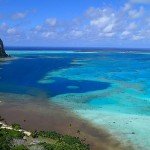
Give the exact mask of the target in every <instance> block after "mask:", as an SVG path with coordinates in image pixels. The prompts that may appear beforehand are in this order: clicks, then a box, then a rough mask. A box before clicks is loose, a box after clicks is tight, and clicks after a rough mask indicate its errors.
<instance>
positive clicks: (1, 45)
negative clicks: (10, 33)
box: [0, 39, 8, 58]
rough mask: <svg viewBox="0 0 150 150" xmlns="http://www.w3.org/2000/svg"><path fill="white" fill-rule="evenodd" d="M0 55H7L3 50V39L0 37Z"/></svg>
mask: <svg viewBox="0 0 150 150" xmlns="http://www.w3.org/2000/svg"><path fill="white" fill-rule="evenodd" d="M2 57H8V55H7V54H6V52H5V49H4V45H3V41H2V40H1V39H0V58H2Z"/></svg>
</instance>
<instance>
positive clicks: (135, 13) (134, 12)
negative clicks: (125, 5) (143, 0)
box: [128, 6, 144, 18]
mask: <svg viewBox="0 0 150 150" xmlns="http://www.w3.org/2000/svg"><path fill="white" fill-rule="evenodd" d="M128 14H129V16H130V17H131V18H139V17H141V16H142V15H143V14H144V8H143V7H142V6H141V7H140V9H139V10H136V9H132V10H130V11H129V13H128Z"/></svg>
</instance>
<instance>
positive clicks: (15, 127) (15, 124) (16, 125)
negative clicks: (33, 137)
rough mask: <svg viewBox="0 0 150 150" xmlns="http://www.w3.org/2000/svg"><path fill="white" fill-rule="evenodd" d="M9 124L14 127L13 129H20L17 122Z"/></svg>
mask: <svg viewBox="0 0 150 150" xmlns="http://www.w3.org/2000/svg"><path fill="white" fill-rule="evenodd" d="M11 126H12V128H13V129H15V130H20V129H21V126H20V124H17V123H14V124H12V125H11Z"/></svg>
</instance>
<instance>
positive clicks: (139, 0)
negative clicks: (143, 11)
mask: <svg viewBox="0 0 150 150" xmlns="http://www.w3.org/2000/svg"><path fill="white" fill-rule="evenodd" d="M130 2H131V3H138V4H150V0H131V1H130Z"/></svg>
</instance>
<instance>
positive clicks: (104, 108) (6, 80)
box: [0, 48, 150, 150]
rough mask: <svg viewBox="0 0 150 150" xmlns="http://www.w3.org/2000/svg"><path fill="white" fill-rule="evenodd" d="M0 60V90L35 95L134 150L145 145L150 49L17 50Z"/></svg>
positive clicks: (149, 131) (149, 105)
mask: <svg viewBox="0 0 150 150" xmlns="http://www.w3.org/2000/svg"><path fill="white" fill-rule="evenodd" d="M7 53H8V54H10V55H12V56H13V57H12V58H10V59H8V60H3V61H1V62H0V92H3V93H13V94H27V95H31V96H38V95H39V94H40V93H45V94H46V95H47V97H48V98H49V102H51V103H54V104H57V105H59V106H62V107H64V108H65V109H66V110H68V111H70V112H73V113H75V114H76V115H77V116H78V117H79V118H81V119H84V120H87V121H89V122H90V123H91V124H92V125H93V126H95V127H96V128H99V127H102V128H104V129H106V130H107V131H108V132H109V133H110V134H112V135H113V136H114V137H116V138H117V139H119V140H120V141H121V142H122V144H125V145H126V144H131V145H133V147H134V148H135V149H136V150H149V147H150V140H149V139H150V128H149V125H150V52H149V51H147V50H144V51H142V50H126V49H125V50H124V49H123V50H120V49H118V50H103V49H101V50H97V49H94V50H93V51H92V50H91V49H87V50H86V51H85V49H84V50H81V49H77V50H74V49H71V50H70V49H65V48H64V49H63V50H62V49H61V50H59V49H57V50H56V49H54V50H53V49H51V50H49V49H42V50H40V48H32V49H31V48H30V49H29V48H20V49H13V50H12V49H11V48H9V49H8V51H7Z"/></svg>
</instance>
